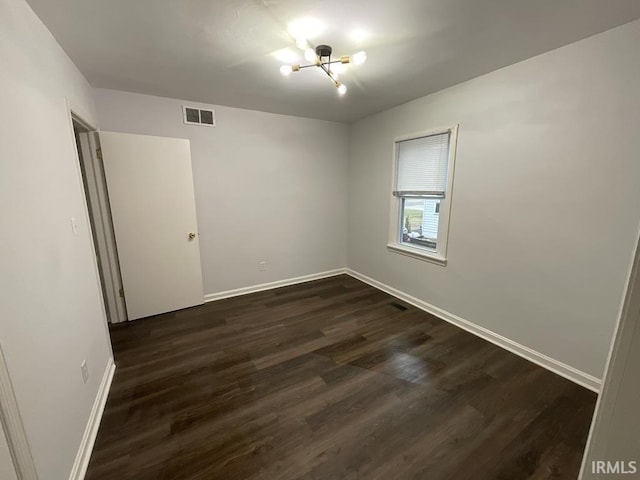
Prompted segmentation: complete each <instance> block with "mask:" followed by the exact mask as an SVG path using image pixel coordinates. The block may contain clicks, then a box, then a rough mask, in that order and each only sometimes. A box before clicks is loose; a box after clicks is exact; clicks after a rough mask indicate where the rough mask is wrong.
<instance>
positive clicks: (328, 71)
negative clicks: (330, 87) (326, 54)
mask: <svg viewBox="0 0 640 480" xmlns="http://www.w3.org/2000/svg"><path fill="white" fill-rule="evenodd" d="M318 66H319V67H320V68H322V70H324V73H326V74H327V76H328V77H329V78H330V79H331V81H332V82H333V83H334V84H335V85H336V87H337V86H338V81H337V80H336V79H335V78H333V75H331V71H330V70H329V69H327V67H325V66H324V63H320V64H319V65H318Z"/></svg>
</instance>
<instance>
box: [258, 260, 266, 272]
mask: <svg viewBox="0 0 640 480" xmlns="http://www.w3.org/2000/svg"><path fill="white" fill-rule="evenodd" d="M258 270H260V271H261V272H266V271H267V262H260V263H258Z"/></svg>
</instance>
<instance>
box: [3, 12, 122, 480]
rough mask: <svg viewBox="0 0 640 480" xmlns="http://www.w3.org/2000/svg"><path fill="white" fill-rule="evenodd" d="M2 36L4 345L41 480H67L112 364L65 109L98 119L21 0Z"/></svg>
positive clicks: (77, 78)
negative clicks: (83, 368)
mask: <svg viewBox="0 0 640 480" xmlns="http://www.w3.org/2000/svg"><path fill="white" fill-rule="evenodd" d="M0 32H1V33H0V65H2V67H1V68H0V105H2V108H1V109H0V205H1V207H0V208H1V210H2V214H1V215H0V265H1V267H0V269H1V274H0V342H1V343H2V349H3V350H4V353H5V357H6V361H7V368H8V370H9V373H10V376H11V380H12V383H13V387H14V390H15V395H16V398H17V400H18V405H19V407H20V413H21V416H22V420H23V422H24V426H25V430H26V433H27V436H28V439H29V444H30V446H31V449H32V453H33V457H34V460H35V463H36V467H37V471H38V474H39V477H40V478H42V479H46V480H62V479H66V478H69V472H70V471H71V466H72V464H73V462H74V459H75V457H76V453H77V452H78V449H79V447H80V442H81V439H82V436H83V434H84V431H85V427H86V425H87V421H88V419H89V414H90V411H91V408H92V407H93V404H94V401H95V399H96V396H97V394H98V387H99V384H100V380H101V379H102V377H103V375H104V372H105V369H106V367H107V365H108V361H109V359H110V358H111V349H110V345H109V339H108V335H107V330H106V319H105V316H104V310H103V307H102V301H101V291H100V287H99V283H98V274H97V269H96V264H95V257H94V252H93V249H92V245H91V235H90V233H89V224H88V218H87V215H86V208H85V201H84V195H83V191H82V180H81V176H80V171H79V165H78V160H77V157H76V151H75V143H74V138H73V131H72V127H71V120H70V116H69V111H68V106H67V101H69V104H70V105H71V108H73V109H74V110H76V111H77V113H79V114H80V115H82V116H83V117H84V118H85V119H86V120H88V121H91V122H95V121H96V115H95V110H94V105H93V100H92V93H93V92H92V91H91V88H90V87H89V84H88V83H87V81H86V80H85V79H84V77H83V76H82V75H81V74H80V72H79V71H78V70H77V69H76V68H75V66H74V65H73V64H72V63H71V61H70V60H69V58H68V57H67V56H66V55H65V53H64V52H63V51H62V49H61V48H60V46H59V45H58V44H57V43H56V42H55V40H54V39H53V37H52V36H51V34H50V33H49V31H48V30H47V29H46V28H45V27H44V25H42V23H41V22H40V20H39V19H38V18H37V17H36V15H35V14H34V13H33V12H32V11H31V9H30V8H29V6H28V5H27V3H26V2H24V1H23V0H0ZM71 217H75V218H76V219H77V222H78V226H79V235H78V236H74V235H73V233H72V231H71V223H70V219H71ZM84 359H86V360H87V365H88V367H89V375H90V377H89V381H88V383H87V384H84V383H83V382H82V376H81V373H80V363H81V362H82V360H84Z"/></svg>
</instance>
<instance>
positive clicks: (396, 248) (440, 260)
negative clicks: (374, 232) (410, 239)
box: [387, 243, 447, 267]
mask: <svg viewBox="0 0 640 480" xmlns="http://www.w3.org/2000/svg"><path fill="white" fill-rule="evenodd" d="M387 249H389V250H390V251H392V252H394V253H399V254H401V255H406V256H408V257H413V258H417V259H418V260H423V261H425V262H430V263H435V264H436V265H440V266H442V267H445V266H446V265H447V259H446V258H444V257H441V256H440V255H438V254H437V253H435V252H433V253H432V252H428V251H426V250H422V249H419V248H411V247H406V246H404V245H394V244H392V243H390V244H388V245H387Z"/></svg>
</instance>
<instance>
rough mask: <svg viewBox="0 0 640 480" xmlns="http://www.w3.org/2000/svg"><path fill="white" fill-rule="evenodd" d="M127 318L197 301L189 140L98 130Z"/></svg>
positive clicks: (198, 277) (197, 253) (198, 284)
mask: <svg viewBox="0 0 640 480" xmlns="http://www.w3.org/2000/svg"><path fill="white" fill-rule="evenodd" d="M100 146H101V149H102V157H103V163H104V171H105V177H106V180H107V190H108V193H109V202H110V205H111V216H112V219H113V229H114V233H115V238H116V246H117V249H118V257H119V260H120V271H121V274H122V285H123V289H124V297H125V303H126V306H127V314H128V318H129V320H135V319H136V318H143V317H148V316H150V315H156V314H159V313H164V312H170V311H173V310H178V309H181V308H185V307H191V306H193V305H200V304H202V303H203V301H204V292H203V287H202V271H201V267H200V248H199V244H198V242H199V239H198V234H197V232H198V225H197V220H196V206H195V196H194V191H193V175H192V171H191V150H190V145H189V140H183V139H178V138H165V137H152V136H147V135H131V134H125V133H113V132H100Z"/></svg>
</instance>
